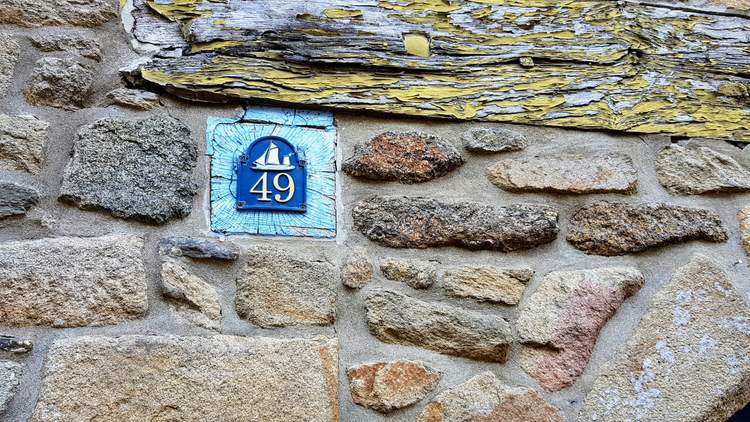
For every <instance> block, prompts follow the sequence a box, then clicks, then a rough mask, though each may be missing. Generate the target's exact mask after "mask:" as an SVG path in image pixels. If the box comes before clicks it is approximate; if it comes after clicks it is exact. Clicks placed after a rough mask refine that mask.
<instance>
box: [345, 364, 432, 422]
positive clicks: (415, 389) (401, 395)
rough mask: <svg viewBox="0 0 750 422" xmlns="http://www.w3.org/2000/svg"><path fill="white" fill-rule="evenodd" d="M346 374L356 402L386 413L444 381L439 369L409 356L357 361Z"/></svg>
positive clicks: (425, 394) (416, 398)
mask: <svg viewBox="0 0 750 422" xmlns="http://www.w3.org/2000/svg"><path fill="white" fill-rule="evenodd" d="M346 375H347V377H348V378H349V386H350V387H351V393H352V400H353V401H354V403H357V404H358V405H360V406H364V407H367V408H370V409H374V410H377V411H378V412H382V413H388V412H391V411H393V410H396V409H402V408H404V407H407V406H411V405H413V404H414V403H416V402H418V401H420V400H422V399H423V398H425V397H426V396H427V394H429V393H430V392H432V390H434V389H435V387H437V385H438V383H439V382H440V373H439V372H438V371H436V370H434V369H432V368H429V367H427V366H426V365H425V364H424V363H422V362H412V361H406V360H396V361H390V362H375V363H366V364H362V365H357V366H353V367H351V368H349V369H347V371H346Z"/></svg>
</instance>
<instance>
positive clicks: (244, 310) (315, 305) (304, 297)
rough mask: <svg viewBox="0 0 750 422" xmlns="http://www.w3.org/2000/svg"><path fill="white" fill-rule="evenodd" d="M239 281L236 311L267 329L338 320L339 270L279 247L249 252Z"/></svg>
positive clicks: (261, 248) (327, 322) (256, 248)
mask: <svg viewBox="0 0 750 422" xmlns="http://www.w3.org/2000/svg"><path fill="white" fill-rule="evenodd" d="M246 255H247V263H246V264H245V266H244V268H243V269H242V271H241V273H240V275H239V276H238V277H237V293H236V297H235V308H236V310H237V313H238V314H239V316H240V317H241V318H244V319H247V320H248V321H250V322H251V323H253V324H255V325H257V326H259V327H264V328H272V327H286V326H292V325H330V324H333V322H334V320H335V319H336V287H337V285H338V280H339V278H338V275H337V271H336V268H335V267H334V266H333V265H332V264H331V263H330V262H327V261H324V260H316V259H311V258H310V257H307V256H301V255H294V254H293V253H291V252H289V251H287V250H285V249H280V248H275V247H254V248H251V249H250V250H248V251H247V254H246Z"/></svg>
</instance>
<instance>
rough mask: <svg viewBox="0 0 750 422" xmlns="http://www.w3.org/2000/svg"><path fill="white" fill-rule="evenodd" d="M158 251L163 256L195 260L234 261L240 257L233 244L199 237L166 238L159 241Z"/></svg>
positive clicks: (238, 249)
mask: <svg viewBox="0 0 750 422" xmlns="http://www.w3.org/2000/svg"><path fill="white" fill-rule="evenodd" d="M158 249H159V254H161V255H168V256H172V257H180V256H186V257H188V258H193V259H216V260H221V261H234V260H236V259H237V258H239V256H240V248H239V246H237V245H235V244H234V243H232V242H220V241H218V240H216V239H202V238H197V237H165V238H163V239H161V240H159V247H158Z"/></svg>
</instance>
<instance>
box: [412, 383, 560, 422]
mask: <svg viewBox="0 0 750 422" xmlns="http://www.w3.org/2000/svg"><path fill="white" fill-rule="evenodd" d="M562 421H563V418H562V416H561V415H560V411H559V410H558V409H556V408H555V407H554V406H552V405H550V404H549V403H547V402H546V401H545V400H544V398H543V397H542V396H541V395H539V393H538V392H536V391H534V390H532V389H530V388H525V387H509V386H507V385H505V384H503V383H501V382H500V380H498V379H497V377H495V375H494V374H492V373H491V372H484V373H481V374H479V375H477V376H475V377H473V378H471V379H469V380H468V381H466V382H464V383H463V384H460V385H457V386H455V387H453V388H449V389H448V390H445V391H444V392H442V393H440V394H439V395H438V396H437V397H436V398H435V400H433V401H432V402H431V403H430V404H429V405H427V407H425V409H424V410H423V411H422V413H421V414H420V415H419V416H418V417H417V422H562Z"/></svg>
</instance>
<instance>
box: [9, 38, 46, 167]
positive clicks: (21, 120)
mask: <svg viewBox="0 0 750 422" xmlns="http://www.w3.org/2000/svg"><path fill="white" fill-rule="evenodd" d="M0 48H1V47H0ZM48 127H49V123H47V122H44V121H42V120H39V119H37V118H36V117H34V116H28V115H23V116H8V115H6V114H2V113H0V170H22V171H26V172H29V173H31V174H38V173H39V171H40V170H41V168H42V162H43V161H44V146H45V145H46V144H47V128H48Z"/></svg>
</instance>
